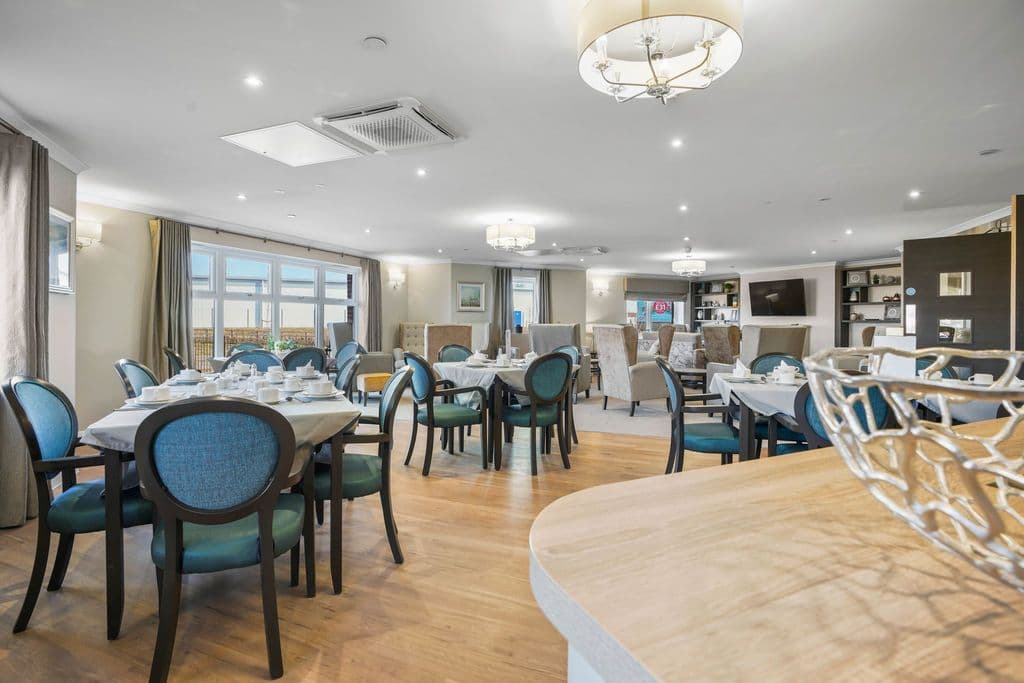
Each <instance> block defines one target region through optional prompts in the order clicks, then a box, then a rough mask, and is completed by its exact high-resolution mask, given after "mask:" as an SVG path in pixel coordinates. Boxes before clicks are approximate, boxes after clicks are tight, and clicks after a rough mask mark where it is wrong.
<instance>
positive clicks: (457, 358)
mask: <svg viewBox="0 0 1024 683" xmlns="http://www.w3.org/2000/svg"><path fill="white" fill-rule="evenodd" d="M472 355H473V352H472V351H471V350H469V349H467V348H466V347H465V346H463V345H462V344H448V345H446V346H442V347H441V350H440V351H438V352H437V360H439V361H440V362H442V363H459V362H461V361H464V360H466V359H467V358H469V357H470V356H472Z"/></svg>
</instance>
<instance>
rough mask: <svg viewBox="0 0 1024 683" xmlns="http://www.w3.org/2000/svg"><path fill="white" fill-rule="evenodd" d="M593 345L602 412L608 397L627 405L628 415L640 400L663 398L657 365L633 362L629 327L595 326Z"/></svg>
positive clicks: (632, 335) (632, 337)
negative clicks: (597, 362)
mask: <svg viewBox="0 0 1024 683" xmlns="http://www.w3.org/2000/svg"><path fill="white" fill-rule="evenodd" d="M594 343H595V344H596V346H597V354H598V361H599V363H600V365H601V377H602V385H603V389H604V409H606V410H607V408H608V398H609V397H611V398H617V399H620V400H622V401H628V402H629V414H630V416H632V415H633V413H634V412H635V410H636V406H637V405H638V404H639V403H640V401H647V400H650V399H664V398H666V397H667V396H668V388H667V387H666V386H665V381H664V380H663V378H662V376H661V371H660V370H659V369H658V366H657V365H656V364H655V363H654V362H652V361H645V362H643V363H637V362H636V354H637V348H636V347H637V331H636V328H635V327H633V326H632V325H595V326H594Z"/></svg>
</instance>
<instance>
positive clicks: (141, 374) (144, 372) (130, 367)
mask: <svg viewBox="0 0 1024 683" xmlns="http://www.w3.org/2000/svg"><path fill="white" fill-rule="evenodd" d="M114 369H115V370H116V371H117V376H118V377H120V378H121V383H122V384H123V385H124V393H125V394H127V396H128V398H135V397H136V396H139V395H140V394H141V393H142V390H143V389H144V388H145V387H155V386H156V385H158V384H160V382H158V381H157V379H156V375H154V374H153V371H152V370H150V369H149V368H147V367H146V366H145V365H143V364H142V363H140V362H139V361H137V360H131V359H130V358H122V359H121V360H119V361H117V362H116V363H114Z"/></svg>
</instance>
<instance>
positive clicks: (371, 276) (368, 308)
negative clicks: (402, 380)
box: [359, 258, 384, 351]
mask: <svg viewBox="0 0 1024 683" xmlns="http://www.w3.org/2000/svg"><path fill="white" fill-rule="evenodd" d="M359 265H360V267H361V269H362V275H361V276H360V283H359V284H360V287H359V292H360V294H359V337H360V338H361V340H362V343H363V346H365V347H366V350H367V351H380V350H381V344H382V342H383V337H384V332H383V321H382V317H383V314H382V311H381V294H380V261H378V260H376V259H372V258H364V259H359Z"/></svg>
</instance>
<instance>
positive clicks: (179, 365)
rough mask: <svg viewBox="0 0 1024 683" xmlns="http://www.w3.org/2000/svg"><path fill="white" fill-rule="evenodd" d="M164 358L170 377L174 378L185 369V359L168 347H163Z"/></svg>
mask: <svg viewBox="0 0 1024 683" xmlns="http://www.w3.org/2000/svg"><path fill="white" fill-rule="evenodd" d="M164 356H165V357H166V358H167V368H168V370H169V371H170V375H169V376H170V377H174V376H175V375H177V374H178V373H179V372H181V371H182V370H184V369H185V368H186V367H187V365H186V363H185V359H183V358H182V357H181V356H180V355H178V352H177V351H175V350H174V349H172V348H171V347H169V346H165V347H164Z"/></svg>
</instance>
